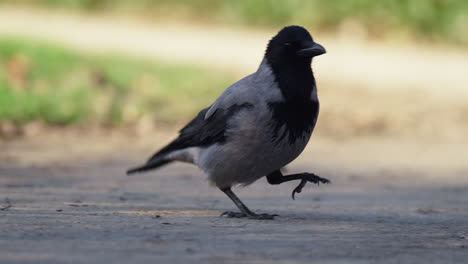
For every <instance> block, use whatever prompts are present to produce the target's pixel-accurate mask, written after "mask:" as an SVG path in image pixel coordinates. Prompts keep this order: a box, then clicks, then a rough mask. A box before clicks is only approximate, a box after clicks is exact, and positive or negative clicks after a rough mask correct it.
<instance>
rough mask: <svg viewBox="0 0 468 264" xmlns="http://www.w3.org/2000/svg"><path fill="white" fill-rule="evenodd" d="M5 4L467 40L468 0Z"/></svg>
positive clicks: (55, 0) (59, 0) (38, 0)
mask: <svg viewBox="0 0 468 264" xmlns="http://www.w3.org/2000/svg"><path fill="white" fill-rule="evenodd" d="M0 3H6V4H24V5H29V6H41V7H44V6H45V7H54V8H63V9H68V10H81V11H88V12H103V11H111V12H112V11H117V12H124V13H133V14H135V15H137V16H142V17H146V18H149V19H159V20H164V19H168V18H170V19H180V18H185V19H189V20H190V19H191V20H195V21H206V22H221V23H233V24H242V25H257V26H275V27H278V26H283V25H286V24H300V25H304V26H307V27H308V28H310V29H313V30H314V31H318V30H322V31H337V30H342V31H351V30H352V29H351V30H350V29H349V27H346V26H343V25H349V24H352V25H356V23H358V24H359V25H360V26H362V27H363V28H365V30H366V31H367V33H368V34H369V35H370V36H374V37H382V36H383V35H389V34H390V35H392V36H395V35H398V36H400V35H403V36H407V37H410V38H417V39H425V40H429V41H443V42H450V43H457V44H468V28H467V27H466V25H467V24H468V1H466V0H384V1H374V0H353V1H349V0H335V1H324V0H288V1H276V0H256V1H251V0H236V1H231V0H196V1H195V0H154V1H152V0H133V1H131V0H15V1H12V0H0ZM350 22H351V23H350ZM351 34H353V33H352V32H351Z"/></svg>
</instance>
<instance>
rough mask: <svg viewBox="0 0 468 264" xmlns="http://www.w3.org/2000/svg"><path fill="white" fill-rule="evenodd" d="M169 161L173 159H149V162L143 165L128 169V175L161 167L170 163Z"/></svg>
mask: <svg viewBox="0 0 468 264" xmlns="http://www.w3.org/2000/svg"><path fill="white" fill-rule="evenodd" d="M169 162H172V160H164V159H159V160H155V161H149V162H148V163H146V164H145V165H143V166H140V167H136V168H133V169H129V170H128V171H127V175H130V174H133V173H137V172H144V171H148V170H152V169H156V168H159V167H161V166H164V165H166V164H168V163H169Z"/></svg>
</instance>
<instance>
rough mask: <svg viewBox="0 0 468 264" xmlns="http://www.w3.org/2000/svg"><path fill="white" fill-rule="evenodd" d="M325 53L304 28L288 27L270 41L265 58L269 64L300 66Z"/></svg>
mask: <svg viewBox="0 0 468 264" xmlns="http://www.w3.org/2000/svg"><path fill="white" fill-rule="evenodd" d="M325 52H326V51H325V48H324V47H322V45H320V44H318V43H316V42H314V40H313V38H312V36H311V35H310V34H309V32H308V31H307V30H306V29H305V28H303V27H300V26H288V27H285V28H283V29H282V30H281V31H280V32H278V34H276V36H274V37H273V38H272V39H271V40H270V42H269V43H268V47H267V50H266V53H265V57H266V59H267V60H268V62H269V63H270V64H276V63H286V64H290V63H299V64H302V63H310V61H311V59H312V58H313V57H315V56H319V55H322V54H324V53H325Z"/></svg>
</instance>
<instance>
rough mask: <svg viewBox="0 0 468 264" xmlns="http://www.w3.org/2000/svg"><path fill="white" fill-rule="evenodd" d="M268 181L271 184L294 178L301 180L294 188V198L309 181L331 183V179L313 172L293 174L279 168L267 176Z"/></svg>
mask: <svg viewBox="0 0 468 264" xmlns="http://www.w3.org/2000/svg"><path fill="white" fill-rule="evenodd" d="M266 177H267V180H268V183H270V184H281V183H283V182H288V181H294V180H301V182H300V183H299V185H298V186H297V187H296V188H294V190H293V192H292V198H293V200H294V195H295V194H296V193H300V192H301V191H302V188H304V186H305V185H306V183H307V182H313V183H316V184H320V183H330V180H328V179H325V178H322V177H319V176H317V175H315V174H313V173H308V172H303V173H298V174H291V175H285V176H283V174H282V173H281V171H279V170H277V171H274V172H272V173H270V174H268V175H267V176H266Z"/></svg>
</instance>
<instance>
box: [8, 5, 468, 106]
mask: <svg viewBox="0 0 468 264" xmlns="http://www.w3.org/2000/svg"><path fill="white" fill-rule="evenodd" d="M275 33H276V30H272V31H253V30H246V29H245V28H242V29H233V28H225V27H221V26H217V27H214V26H211V27H210V26H206V25H203V26H197V25H174V24H161V23H155V24H152V25H149V24H145V23H139V22H135V21H134V20H130V19H123V18H122V19H117V18H109V17H84V16H78V15H70V14H64V13H50V12H43V13H41V12H38V11H35V12H30V11H28V10H21V9H8V8H2V9H0V36H1V35H15V36H26V37H36V38H40V39H45V40H49V41H54V42H60V43H65V44H67V45H69V46H72V47H74V48H77V49H83V50H87V51H100V52H102V51H104V52H123V53H128V54H132V55H137V56H141V57H145V58H148V57H153V58H164V59H168V60H174V61H182V62H191V63H196V64H206V65H208V66H216V67H221V68H224V69H226V70H230V71H234V72H237V73H239V75H240V76H245V75H246V74H248V73H251V72H253V71H254V70H256V68H257V66H258V64H259V61H260V60H261V56H262V55H263V50H264V49H265V45H266V42H267V40H268V39H270V38H271V36H272V35H273V34H275ZM315 37H316V39H317V40H320V42H322V43H323V44H324V45H325V46H326V47H327V50H328V54H327V55H326V57H321V58H318V59H317V61H316V62H315V64H316V67H315V71H316V72H317V76H318V78H319V79H320V80H325V81H333V82H335V83H338V84H341V85H342V86H343V87H347V86H349V84H350V83H351V84H353V85H360V86H363V87H366V88H368V89H372V90H374V89H377V90H380V89H383V90H391V91H395V90H402V91H407V90H408V89H410V90H416V91H419V92H426V93H428V94H433V95H435V96H444V97H448V98H452V99H455V98H456V99H463V100H466V98H467V97H468V89H466V87H468V74H466V69H467V68H468V63H467V61H468V51H461V50H453V49H451V48H447V47H439V48H436V47H424V46H414V45H411V46H408V45H398V44H392V43H387V44H385V43H369V42H362V41H360V40H358V39H354V38H352V35H351V36H349V35H347V36H345V37H343V38H341V39H340V38H336V37H334V38H329V37H327V36H321V35H318V36H317V35H316V36H315ZM460 97H462V98H460Z"/></svg>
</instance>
